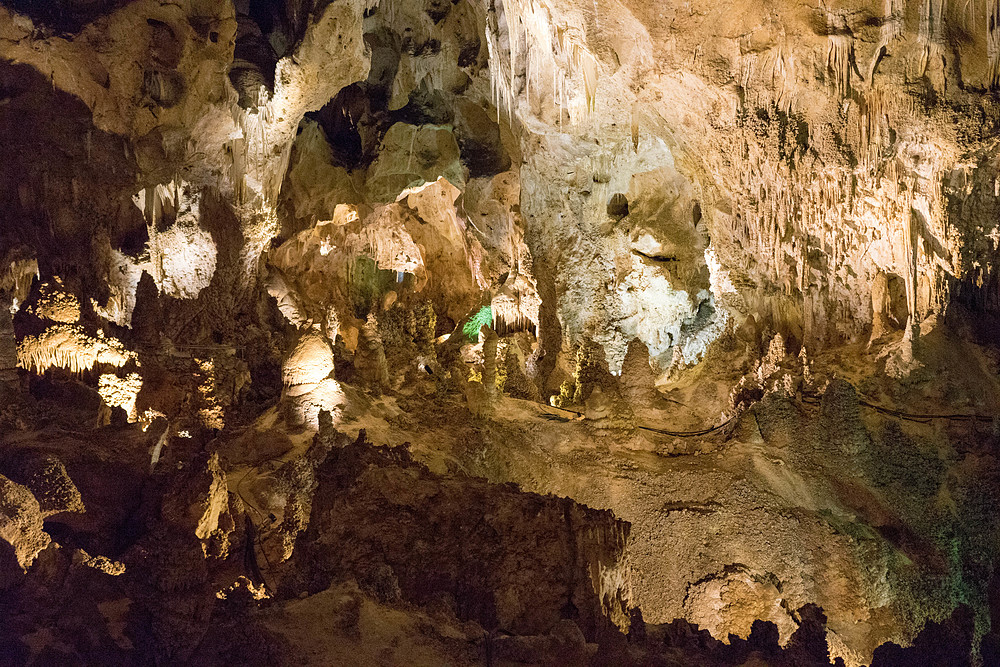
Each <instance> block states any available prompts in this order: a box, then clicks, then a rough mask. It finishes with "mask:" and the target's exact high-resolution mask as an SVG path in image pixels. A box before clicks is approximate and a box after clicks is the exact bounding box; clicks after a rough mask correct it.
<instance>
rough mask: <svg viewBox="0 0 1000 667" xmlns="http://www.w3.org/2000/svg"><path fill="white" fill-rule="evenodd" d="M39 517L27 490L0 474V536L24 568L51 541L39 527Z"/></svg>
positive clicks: (34, 502) (37, 507)
mask: <svg viewBox="0 0 1000 667" xmlns="http://www.w3.org/2000/svg"><path fill="white" fill-rule="evenodd" d="M43 518H44V517H43V515H42V511H41V508H40V507H39V505H38V501H37V500H36V499H35V497H34V496H33V495H32V494H31V491H29V490H28V488H27V487H25V486H22V485H20V484H17V483H16V482H12V481H11V480H10V479H8V478H7V477H4V476H3V475H0V539H2V540H3V541H4V542H5V543H6V544H7V545H8V546H9V547H10V548H11V549H12V550H13V555H14V559H15V560H16V562H17V565H18V566H19V567H21V568H22V569H27V568H28V567H29V566H30V565H31V564H32V562H34V560H35V556H37V555H38V552H40V551H41V550H42V549H44V548H45V547H46V546H48V544H49V542H50V541H51V540H50V538H49V536H48V534H47V533H45V531H44V530H43V529H42V519H43ZM5 551H6V549H5Z"/></svg>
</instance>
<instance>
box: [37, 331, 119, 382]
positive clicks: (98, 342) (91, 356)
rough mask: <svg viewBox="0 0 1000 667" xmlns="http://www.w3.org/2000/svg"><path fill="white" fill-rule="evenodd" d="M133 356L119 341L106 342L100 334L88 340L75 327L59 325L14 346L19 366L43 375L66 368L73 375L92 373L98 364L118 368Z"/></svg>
mask: <svg viewBox="0 0 1000 667" xmlns="http://www.w3.org/2000/svg"><path fill="white" fill-rule="evenodd" d="M134 359H135V353H134V352H129V351H128V350H126V349H125V346H124V345H122V344H121V342H120V341H118V340H116V339H113V338H105V336H104V334H103V333H102V332H98V334H97V336H96V337H94V336H89V335H87V333H86V332H85V331H84V330H83V327H80V326H78V325H66V324H60V325H56V326H52V327H49V328H48V329H46V330H45V331H43V332H42V333H40V334H38V335H37V336H25V337H24V339H22V340H21V342H20V343H19V344H18V346H17V361H18V365H19V366H20V367H21V368H23V369H25V370H29V371H30V370H32V369H35V370H36V371H37V372H38V373H44V372H45V371H46V370H48V369H49V368H65V369H67V370H69V371H71V372H73V373H81V372H83V371H87V370H91V369H93V368H94V367H95V366H97V365H98V364H100V365H104V366H113V367H115V368H121V367H122V366H124V365H125V364H126V363H128V362H129V361H130V360H134Z"/></svg>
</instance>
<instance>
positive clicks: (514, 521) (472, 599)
mask: <svg viewBox="0 0 1000 667" xmlns="http://www.w3.org/2000/svg"><path fill="white" fill-rule="evenodd" d="M317 476H318V480H317V481H318V487H317V491H316V497H315V499H314V501H313V510H312V516H311V518H310V521H309V528H308V529H307V530H306V532H305V534H304V535H303V536H302V538H300V539H299V541H298V543H297V544H296V549H295V553H294V556H293V559H292V561H290V571H291V574H290V580H286V582H285V584H283V585H285V586H289V587H290V589H289V590H290V592H291V593H295V592H296V590H297V589H296V588H294V586H296V585H298V586H301V587H303V588H304V590H307V591H309V592H314V591H316V590H318V589H321V588H322V587H323V586H325V585H327V583H328V582H329V581H330V578H331V577H340V578H343V577H352V578H354V579H357V580H358V581H359V582H360V583H361V585H362V587H363V588H365V589H366V590H369V591H371V592H372V593H373V594H375V595H376V596H379V595H384V596H385V597H386V598H387V599H388V600H393V599H395V598H396V597H397V596H400V595H401V596H402V599H405V600H409V601H412V602H414V603H417V604H426V603H429V602H431V601H432V600H433V599H435V597H437V596H442V595H444V596H446V597H448V598H450V599H451V600H452V603H451V604H453V605H455V608H456V612H457V614H458V616H459V618H463V619H472V620H476V621H478V622H479V623H480V624H482V625H483V626H484V627H485V628H486V629H488V630H493V629H495V628H502V629H504V630H506V631H508V632H513V633H517V634H541V633H545V632H548V631H549V630H551V629H552V628H553V627H555V625H556V624H557V622H558V621H559V619H561V618H571V619H572V620H574V621H576V623H578V624H579V625H580V626H582V627H583V629H584V633H585V634H587V635H589V636H590V637H592V638H593V637H594V636H595V635H596V634H598V633H600V632H601V631H603V630H604V629H605V627H604V626H605V624H607V623H620V624H623V625H624V624H626V618H627V617H626V615H625V614H626V611H627V609H628V605H629V596H630V591H629V590H628V571H627V565H626V563H625V562H624V559H623V547H624V544H625V540H626V539H627V536H628V526H627V524H624V523H622V522H620V521H617V520H615V519H614V518H613V516H612V515H611V514H610V513H608V512H597V511H593V510H589V509H587V508H584V507H581V506H578V505H576V504H575V503H573V502H572V501H569V500H560V499H556V498H545V497H542V496H535V495H533V494H525V493H520V492H519V491H517V490H516V489H513V488H507V487H498V486H493V485H490V484H489V483H487V482H485V481H483V480H475V479H471V478H462V477H441V476H438V475H434V474H433V473H431V472H430V471H428V470H427V469H426V468H425V467H423V466H422V465H420V464H418V463H415V462H413V461H412V460H411V459H410V457H409V456H408V455H407V454H406V452H405V451H400V450H393V449H381V448H376V447H373V446H372V445H371V444H370V443H368V442H366V441H365V439H364V436H363V435H362V436H360V437H359V439H358V441H357V442H355V443H354V444H352V445H349V446H347V447H344V448H341V449H334V450H332V451H331V453H330V455H329V457H328V458H327V460H326V461H325V462H324V463H323V465H322V466H320V468H319V469H318V471H317ZM375 507H382V508H389V511H386V510H385V509H383V510H382V511H381V512H374V510H375ZM376 516H379V517H381V520H377V519H376ZM335 545H339V546H335ZM414 553H418V554H421V557H420V558H419V559H414V558H412V555H413V554H414ZM428 568H430V569H428ZM431 582H433V583H431ZM393 591H395V593H394V592H393Z"/></svg>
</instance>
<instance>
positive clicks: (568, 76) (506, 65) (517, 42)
mask: <svg viewBox="0 0 1000 667" xmlns="http://www.w3.org/2000/svg"><path fill="white" fill-rule="evenodd" d="M494 8H495V11H493V12H491V13H490V14H489V16H488V17H487V28H486V45H487V49H488V51H489V59H490V84H491V87H492V93H493V104H494V106H495V107H496V109H497V121H499V120H500V115H501V113H502V112H504V111H506V113H507V117H508V121H509V122H513V118H514V114H515V111H516V110H517V108H518V104H517V100H518V97H519V95H520V90H519V89H518V79H519V77H520V76H521V75H522V74H523V76H524V96H525V100H526V101H527V102H528V108H529V109H530V108H531V94H532V88H533V87H534V89H535V90H543V91H544V90H545V89H546V88H548V87H549V86H551V89H550V92H551V95H552V101H553V103H554V104H555V105H556V106H557V107H558V108H559V109H569V111H570V114H569V117H570V121H571V122H576V121H577V120H579V119H582V118H587V117H589V116H590V114H592V113H593V112H594V111H595V110H596V108H597V85H598V79H599V77H600V64H599V62H598V60H597V58H596V57H595V56H594V55H593V54H592V53H591V52H590V50H589V49H588V48H587V47H586V40H585V37H584V35H583V33H582V31H581V30H579V29H578V28H576V27H574V26H569V25H567V24H562V25H556V24H555V22H554V20H553V17H552V13H551V11H550V10H549V9H548V8H547V7H546V6H545V4H544V2H540V1H539V0H495V1H494ZM550 75H551V80H548V77H549V76H550ZM536 94H538V93H536ZM581 95H582V97H580V96H581ZM574 100H578V102H579V103H578V104H574ZM574 106H576V107H577V109H578V113H576V114H574V113H573V107H574ZM560 122H561V115H560Z"/></svg>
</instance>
